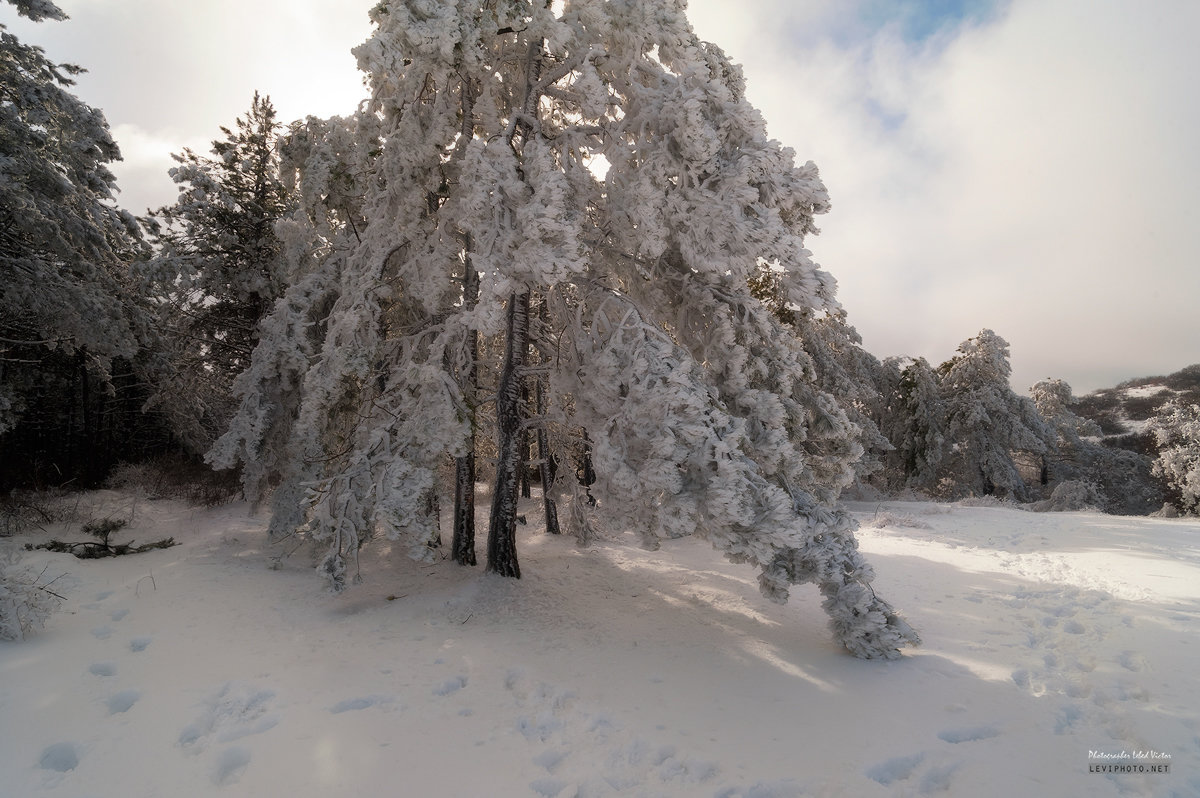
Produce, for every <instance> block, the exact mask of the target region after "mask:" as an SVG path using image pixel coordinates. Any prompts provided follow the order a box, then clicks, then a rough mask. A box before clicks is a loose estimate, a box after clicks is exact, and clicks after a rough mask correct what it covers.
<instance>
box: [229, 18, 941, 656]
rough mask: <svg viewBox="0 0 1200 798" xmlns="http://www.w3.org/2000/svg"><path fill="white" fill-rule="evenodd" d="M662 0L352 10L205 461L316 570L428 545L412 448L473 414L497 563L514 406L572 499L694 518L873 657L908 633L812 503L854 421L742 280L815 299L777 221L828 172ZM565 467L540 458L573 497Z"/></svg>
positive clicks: (427, 446)
mask: <svg viewBox="0 0 1200 798" xmlns="http://www.w3.org/2000/svg"><path fill="white" fill-rule="evenodd" d="M683 5H684V4H683V3H680V2H677V1H676V0H647V1H646V2H641V3H610V2H602V1H601V0H575V1H573V2H567V3H565V4H554V5H553V6H547V5H546V4H544V3H541V2H536V3H530V2H520V1H519V0H501V2H494V1H492V2H481V1H480V0H459V2H441V3H429V2H421V1H420V0H407V2H389V3H381V4H379V5H377V6H376V7H375V9H374V10H373V11H372V19H373V21H374V22H375V25H376V30H375V32H374V34H373V35H372V37H371V38H370V39H369V40H368V41H367V42H366V43H365V44H363V45H362V46H361V47H359V48H358V49H357V50H356V54H357V56H358V59H359V64H360V66H361V67H362V68H363V70H364V71H365V72H366V73H367V76H368V78H369V82H370V86H371V98H370V100H369V102H367V103H366V104H365V105H364V107H363V109H362V111H361V112H360V114H359V115H358V117H356V118H355V120H353V121H346V120H340V121H337V122H336V123H335V122H331V123H330V125H329V126H328V127H323V126H322V125H320V124H316V123H314V122H313V120H310V122H309V123H308V124H306V126H305V127H304V129H303V130H297V131H296V132H297V134H302V135H303V137H304V140H303V146H302V147H299V148H298V149H297V153H298V154H297V157H296V160H295V163H296V167H295V168H296V174H297V176H298V181H299V184H300V185H301V186H303V187H305V188H303V190H302V192H301V193H302V195H303V197H304V199H303V203H304V207H305V216H304V218H297V219H296V220H293V222H292V224H293V229H292V231H291V234H290V235H292V238H291V239H290V240H292V241H299V240H307V241H308V242H309V249H308V250H307V251H308V252H310V253H313V254H312V256H311V257H308V258H307V259H304V264H305V265H304V266H303V267H302V268H297V269H296V271H295V274H296V277H295V279H294V281H293V284H292V287H291V288H290V289H289V290H288V292H287V294H286V295H285V296H284V298H283V299H282V300H281V301H280V302H279V303H278V304H277V305H276V308H275V311H274V313H273V314H272V315H271V316H270V317H268V319H267V320H266V321H265V322H264V325H263V328H262V339H261V342H260V344H259V346H258V348H257V350H256V351H255V353H254V356H253V359H252V363H251V366H250V369H249V370H248V371H247V372H246V373H245V374H243V376H242V377H241V378H239V382H238V392H239V395H240V397H241V401H242V405H241V410H240V411H239V413H238V415H237V416H236V417H235V419H234V421H233V424H232V426H231V429H230V430H229V432H228V433H227V434H226V435H225V436H224V437H223V438H222V439H221V440H220V441H218V443H217V445H216V446H215V447H214V449H213V451H212V452H211V455H210V456H211V459H212V461H213V462H214V463H216V464H218V465H222V466H231V465H234V464H236V463H238V462H241V463H243V464H244V465H245V467H246V473H247V475H248V480H249V482H248V486H247V487H248V489H249V490H250V491H251V492H252V493H256V492H257V493H260V494H261V490H260V489H265V488H271V487H274V491H275V501H274V503H275V515H274V520H273V522H272V529H273V532H274V533H275V534H277V535H285V534H291V533H293V532H295V531H296V530H298V529H299V530H301V531H302V532H303V533H304V534H306V535H309V536H311V537H313V538H314V539H317V540H322V541H326V542H327V543H328V544H329V546H330V549H329V552H328V555H327V557H326V558H325V560H324V562H323V563H322V566H321V571H322V572H323V573H324V574H325V575H326V576H327V577H328V578H329V579H330V582H331V584H332V585H333V587H334V588H335V589H341V588H343V587H345V585H346V584H347V583H348V582H349V581H352V580H353V579H354V576H355V572H356V569H355V567H354V562H355V560H356V558H357V557H358V555H359V553H360V549H361V547H362V546H363V545H364V544H365V543H366V542H367V541H368V539H369V538H370V537H372V536H373V535H376V534H382V535H386V536H387V537H389V538H392V539H395V540H403V541H405V542H406V543H407V545H408V548H409V550H410V553H412V554H414V555H416V556H427V555H428V552H429V550H430V547H432V546H434V545H437V543H438V541H439V538H438V530H437V525H436V516H437V512H436V502H435V501H433V499H434V498H435V497H436V496H437V495H438V494H439V492H441V489H442V487H443V486H441V485H440V484H439V482H438V474H439V467H440V466H441V464H442V463H444V462H445V461H446V460H447V458H448V457H456V458H460V460H461V459H462V458H465V457H466V456H467V455H468V454H469V453H471V452H472V451H473V448H472V447H473V445H474V440H475V436H474V431H475V430H476V429H479V430H480V431H481V432H482V431H487V430H491V431H492V432H494V434H495V435H496V449H495V450H496V451H497V453H498V458H499V459H498V462H497V463H496V466H495V472H496V476H495V479H496V484H495V488H494V491H493V506H492V513H491V519H490V527H489V530H488V538H489V541H488V554H489V559H488V568H489V569H490V570H494V571H496V572H498V573H502V574H509V575H514V576H515V575H518V574H519V569H518V567H517V561H516V549H515V546H514V545H513V544H514V537H513V535H514V527H513V522H514V518H515V513H516V501H515V496H516V494H515V493H514V492H513V491H514V490H515V487H514V485H515V481H514V475H515V474H516V472H517V470H518V469H520V468H521V467H523V464H522V463H521V462H520V461H519V460H518V458H519V457H520V456H521V455H519V454H518V453H519V452H521V451H522V450H523V448H524V447H523V444H521V443H520V441H521V440H522V439H523V436H524V435H525V433H526V432H527V431H529V430H532V429H534V428H536V429H540V430H543V431H546V432H547V433H548V434H547V435H546V436H545V437H546V439H548V440H549V443H548V445H549V448H550V449H551V450H553V451H556V452H558V453H559V455H560V456H559V458H558V459H559V460H563V459H564V458H566V457H568V456H569V453H570V452H572V451H574V452H579V451H581V450H583V451H590V454H591V466H592V467H594V469H595V472H596V473H597V476H598V479H597V481H596V482H595V484H594V485H592V486H591V489H590V492H591V495H592V497H593V498H594V500H595V503H596V504H595V507H594V508H591V507H590V506H583V505H582V504H581V503H580V502H578V501H577V502H575V503H574V504H573V506H572V507H571V510H570V515H571V517H573V518H576V519H580V518H583V517H585V516H586V515H587V513H589V512H596V513H602V514H604V515H605V516H606V518H607V519H609V520H611V521H613V522H618V523H621V524H623V525H624V526H625V528H628V529H632V530H637V531H638V532H640V533H641V534H642V536H643V538H644V539H645V541H646V542H647V543H649V544H651V545H653V544H654V543H655V542H656V541H658V540H659V539H661V538H663V537H674V536H679V535H688V534H695V535H700V536H702V537H705V538H706V539H708V540H710V541H711V542H712V543H713V545H714V546H715V547H717V548H718V549H720V550H722V551H724V552H725V553H726V554H727V555H728V556H729V557H731V558H733V559H735V560H738V561H744V562H747V563H752V564H754V565H755V566H757V567H758V569H759V571H760V574H761V576H760V582H761V585H762V589H763V592H764V593H765V594H766V595H767V596H769V597H770V598H772V599H775V600H778V601H783V600H785V599H786V597H787V594H788V589H789V587H790V586H791V585H792V584H798V583H803V582H813V583H815V584H817V585H818V587H819V588H820V590H821V592H822V594H823V595H824V597H825V601H824V606H825V608H826V610H827V612H828V613H829V614H830V616H831V619H832V621H831V626H832V629H833V631H834V633H835V636H836V638H837V640H838V641H839V642H840V643H841V644H842V645H844V646H845V647H846V648H847V649H848V650H849V651H851V652H852V653H854V654H856V655H858V656H861V657H887V658H891V657H896V656H898V655H899V649H900V648H901V647H903V646H904V645H906V644H916V643H917V642H918V638H917V635H916V634H915V633H914V632H913V630H912V629H911V628H910V627H909V626H908V624H907V623H905V621H904V620H903V619H901V618H900V617H899V616H898V615H897V613H896V612H895V611H894V610H893V608H892V607H891V606H890V605H889V604H888V603H887V602H886V601H884V600H883V599H881V598H880V597H878V596H877V595H876V594H875V593H874V592H873V591H872V589H871V587H870V582H871V579H872V576H873V574H872V572H871V569H870V566H869V565H868V564H867V563H866V562H865V561H864V559H863V558H862V556H861V555H860V553H859V552H858V549H857V543H856V541H855V538H854V535H853V529H854V522H853V521H852V520H851V518H850V517H849V515H848V514H847V513H846V512H845V511H844V510H842V509H840V508H839V507H838V506H837V500H838V496H839V494H840V492H841V490H842V489H843V488H844V487H846V486H847V485H848V484H850V482H851V481H852V480H853V479H854V473H855V472H854V469H855V464H856V462H857V461H858V460H859V458H860V457H862V455H863V446H862V444H861V442H860V441H861V440H862V438H861V435H860V430H859V429H858V428H857V427H856V426H855V425H854V424H853V423H851V421H850V420H849V419H848V418H847V415H846V413H845V412H844V411H843V409H842V408H841V407H840V406H839V404H838V402H837V401H836V400H835V399H834V398H833V397H832V396H831V395H829V394H828V393H825V392H823V391H822V390H821V389H820V388H819V387H818V381H817V375H816V369H815V368H814V364H813V361H812V359H811V358H810V356H809V355H808V354H806V353H805V351H804V349H803V347H802V346H801V344H800V342H799V341H798V339H797V336H796V335H795V333H794V332H792V331H791V330H789V329H788V328H786V327H785V326H784V324H783V323H782V322H781V321H780V320H779V319H778V318H776V316H774V315H773V314H772V313H771V312H770V310H769V309H768V308H767V307H765V306H764V305H763V304H762V303H761V302H760V301H759V300H758V299H756V298H755V297H754V296H752V295H751V292H750V289H749V281H750V280H751V278H752V277H753V276H754V275H756V274H758V273H759V272H760V271H761V270H762V269H763V268H764V265H765V266H766V267H767V268H770V269H771V271H772V272H773V273H775V274H776V275H777V283H778V290H779V291H780V292H781V296H782V297H784V298H785V300H786V302H787V303H788V304H789V305H791V306H794V307H796V308H800V309H816V310H820V311H824V312H834V311H836V310H837V308H838V306H837V303H836V300H835V299H834V293H835V283H834V280H833V279H832V278H831V277H830V276H829V275H828V274H826V273H825V272H823V271H821V270H820V269H819V268H818V267H817V266H816V264H814V263H813V261H812V260H811V258H810V255H809V253H808V252H807V251H806V250H805V249H804V246H803V245H804V237H805V236H806V235H808V234H810V233H813V232H815V227H814V225H813V219H814V216H815V215H816V214H818V213H823V212H825V211H826V210H827V209H828V200H827V197H826V193H825V188H824V186H823V185H822V183H821V181H820V178H819V176H818V174H817V170H816V167H814V166H813V165H812V164H811V163H808V164H805V165H803V166H796V165H795V163H794V161H793V154H792V153H791V152H790V151H789V150H786V149H784V148H783V147H781V146H780V145H779V144H778V143H777V142H774V141H771V140H768V139H767V137H766V133H765V126H764V122H763V120H762V118H761V116H760V115H759V114H758V112H757V111H756V110H755V109H754V108H753V107H752V106H751V105H750V104H749V103H748V102H747V101H746V99H745V97H744V94H743V79H742V76H741V73H740V71H739V70H738V68H737V67H736V66H734V65H733V64H731V63H730V62H729V60H728V59H727V58H726V57H725V55H724V54H723V53H722V52H721V51H720V50H719V49H717V48H716V47H714V46H712V45H710V44H706V43H703V42H700V41H699V40H698V39H697V38H696V36H695V35H694V33H693V32H692V30H691V28H690V26H689V25H688V22H687V20H686V17H685V14H684V11H683ZM348 129H353V130H356V131H358V132H357V133H356V134H355V135H354V136H351V137H349V138H347V137H345V135H344V131H346V130H348ZM326 133H328V134H329V136H330V137H336V138H337V139H338V141H339V142H340V143H339V144H338V145H336V146H326V144H324V143H323V141H326V140H327V138H326ZM286 148H287V145H286V144H285V150H286ZM330 196H338V197H343V198H345V204H346V206H347V207H349V208H351V210H350V211H349V212H346V213H342V212H339V213H332V212H331V210H330V208H329V206H328V204H327V200H326V198H328V197H330ZM295 251H296V252H300V251H302V248H298V249H295ZM535 307H536V308H537V312H536V313H535V312H533V308H535ZM480 341H482V342H484V344H485V345H482V346H478V345H477V344H478V343H479V342H480ZM473 342H474V343H473ZM477 367H478V369H479V371H478V372H477V371H476V370H475V369H476V368H477ZM482 375H487V380H488V382H487V383H486V384H485V382H484V380H483V376H482ZM477 381H478V385H479V386H480V387H479V388H478V389H477V388H476V387H475V386H476V384H477ZM535 384H536V387H537V388H538V389H539V391H538V395H539V396H543V395H544V406H542V407H540V412H539V413H538V414H537V415H536V416H535V417H531V414H530V412H529V406H530V404H531V403H530V402H527V401H523V400H521V394H522V392H525V393H526V394H528V395H532V394H533V393H534V391H533V387H534V386H535ZM542 389H544V391H543V390H542ZM514 397H515V398H514ZM541 404H542V402H539V405H541ZM547 460H548V457H547V458H546V459H544V460H543V463H542V465H543V467H545V466H546V464H547ZM569 471H570V469H565V468H560V469H558V470H557V473H558V477H557V479H556V480H555V481H553V482H548V484H550V485H551V490H552V491H554V492H559V493H562V494H570V493H574V494H575V496H576V497H577V498H579V497H581V496H582V491H578V490H575V491H572V490H571V489H570V487H569V486H567V485H566V484H565V483H566V482H567V481H568V480H567V477H565V476H564V474H567V473H569ZM447 492H448V491H447ZM456 527H457V525H456Z"/></svg>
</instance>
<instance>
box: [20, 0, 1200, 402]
mask: <svg viewBox="0 0 1200 798" xmlns="http://www.w3.org/2000/svg"><path fill="white" fill-rule="evenodd" d="M59 5H60V6H61V7H62V8H63V9H64V10H65V11H66V12H67V13H68V14H69V15H70V16H71V19H70V20H68V21H66V22H43V23H40V24H37V25H34V24H31V23H27V22H26V21H24V20H20V19H18V18H17V17H16V14H15V12H14V11H13V10H12V7H11V6H9V5H8V4H6V3H0V23H3V24H6V25H8V26H9V28H10V30H11V31H12V32H14V33H17V34H18V35H19V36H20V37H21V38H22V40H23V41H26V42H28V43H33V44H40V45H42V46H44V47H45V48H46V50H47V52H48V54H49V55H50V57H51V58H53V59H56V60H59V61H71V62H75V63H78V64H80V65H81V66H84V67H86V68H87V69H88V70H89V73H88V74H87V75H84V76H82V77H81V78H80V79H79V82H78V86H77V87H76V93H77V94H78V95H79V96H80V97H81V98H82V99H83V100H85V101H86V102H88V103H89V104H91V105H93V106H95V107H98V108H100V109H101V110H103V111H104V113H105V115H106V116H107V118H108V121H109V124H110V125H111V127H112V129H113V131H114V134H115V136H116V138H117V141H118V143H119V144H120V146H121V149H122V151H123V153H124V157H125V161H124V162H123V163H121V164H117V165H116V168H115V169H114V171H115V172H116V174H117V176H118V180H119V183H120V186H121V189H122V193H121V195H120V200H121V203H122V205H124V206H125V207H127V208H129V209H130V210H132V211H134V212H135V213H140V212H142V211H144V210H145V209H146V208H147V207H151V206H154V207H157V206H159V205H163V204H167V203H170V202H171V201H173V199H174V197H175V193H176V191H175V187H174V185H173V184H172V183H171V181H170V178H169V177H168V176H167V169H168V168H170V166H171V165H172V162H171V161H170V153H171V152H178V151H179V150H181V149H182V148H183V147H185V146H190V147H192V148H193V149H196V150H197V151H201V152H207V149H208V146H209V142H210V141H211V140H212V139H213V138H216V137H217V136H218V135H219V130H218V127H219V126H220V125H227V126H229V125H232V123H233V121H234V119H235V118H236V117H237V116H238V115H240V114H242V113H244V112H245V111H246V109H247V108H248V107H249V105H250V99H251V97H252V96H253V93H254V91H255V90H256V89H257V90H259V91H261V92H263V93H264V94H269V95H270V96H271V98H272V100H273V101H274V103H275V105H276V107H277V109H278V110H279V115H280V118H281V119H283V120H291V119H295V118H300V117H302V116H305V115H308V114H314V115H318V116H329V115H333V114H348V113H350V112H351V111H353V109H354V108H355V107H356V105H357V103H358V101H359V100H360V99H361V98H362V97H363V95H364V89H363V88H362V81H361V77H360V75H359V73H358V72H357V70H356V66H355V61H354V58H353V56H352V55H351V54H350V49H351V48H352V47H353V46H355V45H356V44H358V43H359V42H361V41H362V40H363V39H365V38H366V37H367V36H368V35H369V33H370V25H369V24H368V22H367V19H366V12H367V10H368V8H369V7H370V5H371V2H370V0H367V2H357V1H356V0H59ZM690 9H691V12H690V13H691V17H692V21H693V24H694V26H695V28H696V30H697V32H698V33H699V34H700V36H701V37H702V38H704V39H707V40H709V41H713V42H715V43H717V44H718V45H720V46H721V47H722V48H723V49H725V51H726V52H727V53H728V54H729V55H730V56H731V57H732V58H733V59H734V60H735V61H737V62H739V63H741V64H743V66H744V68H745V72H746V77H747V80H748V87H749V88H748V93H749V96H750V99H751V100H752V101H753V102H754V103H755V105H757V106H758V107H759V108H760V109H761V110H762V111H763V114H764V116H765V117H766V119H767V124H768V130H769V132H770V134H771V136H772V137H774V138H776V139H778V140H780V141H781V142H783V143H784V144H785V145H787V146H789V147H791V148H793V149H794V150H795V152H796V157H797V159H798V160H799V161H800V162H803V161H806V160H812V161H814V162H815V163H816V164H817V165H818V167H820V170H821V175H822V177H823V178H824V180H825V183H826V185H827V187H828V188H829V193H830V196H831V198H832V201H833V210H832V212H831V213H829V214H828V215H827V216H825V217H823V218H822V219H821V220H820V226H821V228H822V233H821V235H819V236H816V237H813V238H811V239H810V240H809V242H808V247H809V249H811V250H812V252H813V254H814V257H815V258H816V259H817V260H818V261H819V262H820V263H821V264H822V266H823V267H824V268H825V269H826V270H827V271H829V272H830V273H832V274H833V275H834V276H835V277H836V278H837V279H838V282H839V285H840V290H839V296H840V298H841V301H842V304H843V305H844V306H845V307H846V309H847V310H848V312H849V318H850V321H851V323H852V324H854V325H855V326H856V327H857V328H858V330H859V332H860V333H861V334H862V336H863V340H864V345H865V346H866V348H867V349H868V350H869V351H871V352H872V353H873V354H875V355H876V356H878V357H880V358H883V357H887V356H891V355H911V356H923V357H925V358H927V359H928V360H929V361H930V362H931V363H934V364H936V363H938V362H941V361H943V360H945V359H947V358H948V357H950V356H951V355H952V354H953V353H954V350H955V348H956V347H957V346H958V344H959V343H961V342H962V341H963V340H964V339H966V338H970V337H972V336H974V335H976V334H977V333H978V332H979V331H980V330H981V329H983V328H990V329H993V330H995V331H996V332H997V333H999V334H1000V335H1001V336H1003V337H1004V338H1005V339H1007V340H1008V341H1009V343H1010V344H1011V353H1012V365H1013V387H1014V388H1015V389H1016V390H1018V391H1020V392H1025V391H1026V390H1027V389H1028V388H1029V386H1030V385H1032V384H1033V383H1034V382H1036V381H1037V380H1039V379H1043V378H1045V377H1060V378H1062V379H1065V380H1067V381H1068V382H1069V383H1070V384H1071V386H1072V387H1073V388H1074V389H1075V392H1076V394H1082V393H1085V392H1087V391H1090V390H1093V389H1096V388H1099V387H1105V386H1110V385H1113V384H1115V383H1117V382H1119V381H1121V380H1124V379H1129V378H1132V377H1138V376H1144V375H1149V374H1162V373H1167V372H1171V371H1175V370H1178V369H1179V368H1182V367H1183V366H1186V365H1188V364H1191V363H1196V362H1200V262H1198V256H1197V253H1200V91H1198V90H1197V88H1196V80H1197V76H1200V47H1197V45H1196V43H1195V41H1194V40H1195V37H1196V32H1197V31H1198V30H1200V3H1198V2H1195V0H1012V2H998V1H996V0H924V1H923V2H921V1H918V0H745V2H739V3H733V2H729V0H691V2H690Z"/></svg>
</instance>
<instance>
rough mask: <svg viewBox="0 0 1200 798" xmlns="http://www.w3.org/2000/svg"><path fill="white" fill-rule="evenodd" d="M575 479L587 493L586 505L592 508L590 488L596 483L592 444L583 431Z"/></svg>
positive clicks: (592, 499)
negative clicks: (581, 448) (581, 449)
mask: <svg viewBox="0 0 1200 798" xmlns="http://www.w3.org/2000/svg"><path fill="white" fill-rule="evenodd" d="M575 477H576V479H578V480H579V484H580V485H582V486H583V489H584V492H585V493H587V503H588V505H589V506H593V507H594V506H595V505H596V497H595V496H593V495H592V490H591V488H592V485H594V484H595V483H596V469H595V468H593V467H592V442H591V440H590V439H589V438H588V434H587V430H584V431H583V451H582V452H581V454H580V456H579V467H578V468H577V469H576V471H575Z"/></svg>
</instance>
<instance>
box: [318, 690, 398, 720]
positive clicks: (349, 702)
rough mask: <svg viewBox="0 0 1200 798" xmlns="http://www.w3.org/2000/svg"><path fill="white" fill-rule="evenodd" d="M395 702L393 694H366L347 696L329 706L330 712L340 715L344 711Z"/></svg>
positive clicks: (384, 705)
mask: <svg viewBox="0 0 1200 798" xmlns="http://www.w3.org/2000/svg"><path fill="white" fill-rule="evenodd" d="M394 702H395V699H394V698H392V697H391V696H384V695H366V696H360V697H358V698H347V699H344V700H342V701H339V702H337V703H336V704H334V705H333V706H332V707H330V708H329V711H330V713H332V714H334V715H340V714H342V713H343V712H358V711H360V710H364V709H370V708H371V707H386V706H388V705H390V704H392V703H394Z"/></svg>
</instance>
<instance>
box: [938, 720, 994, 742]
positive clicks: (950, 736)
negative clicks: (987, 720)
mask: <svg viewBox="0 0 1200 798" xmlns="http://www.w3.org/2000/svg"><path fill="white" fill-rule="evenodd" d="M998 734H1000V730H999V729H997V728H996V727H995V726H992V725H991V724H987V725H983V726H970V727H968V728H965V729H946V730H945V731H941V732H938V739H939V740H942V741H943V742H947V743H952V744H954V745H957V744H958V743H973V742H975V741H976V740H988V739H991V738H992V737H995V736H996V735H998Z"/></svg>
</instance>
